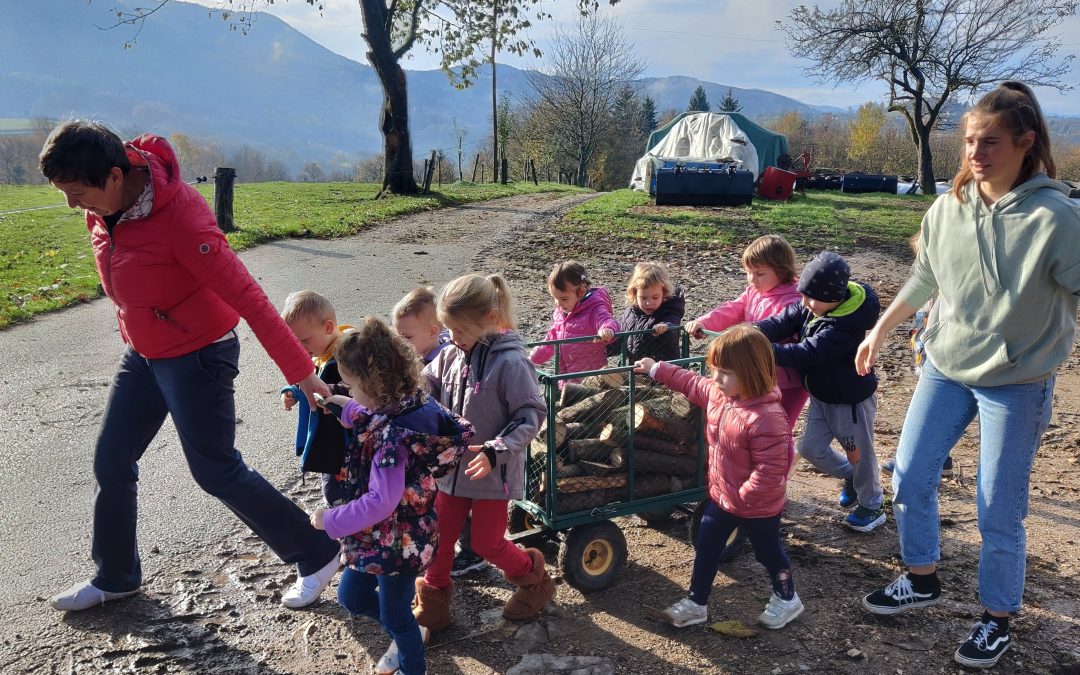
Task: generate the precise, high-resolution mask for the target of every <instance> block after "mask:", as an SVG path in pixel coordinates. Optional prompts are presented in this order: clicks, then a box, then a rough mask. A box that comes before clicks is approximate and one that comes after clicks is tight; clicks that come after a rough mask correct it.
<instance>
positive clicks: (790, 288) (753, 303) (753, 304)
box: [686, 234, 810, 429]
mask: <svg viewBox="0 0 1080 675" xmlns="http://www.w3.org/2000/svg"><path fill="white" fill-rule="evenodd" d="M742 266H743V269H744V270H746V281H747V286H746V290H745V291H743V292H742V295H740V296H739V297H737V298H735V299H734V300H731V301H728V302H725V303H724V304H722V305H720V306H719V307H717V308H716V309H714V310H712V311H711V312H709V313H708V314H703V315H701V316H699V317H698V318H696V319H694V320H693V321H691V322H689V323H687V324H686V330H687V332H688V333H690V334H691V335H693V336H694V337H696V338H701V337H703V333H702V330H703V329H704V330H709V331H714V332H719V331H722V330H724V329H726V328H730V327H731V326H734V325H735V324H739V323H744V322H749V321H759V320H761V319H767V318H769V317H770V316H773V315H775V314H779V313H780V311H781V310H783V309H784V308H785V307H787V306H788V305H790V304H791V303H793V302H802V296H800V295H799V289H798V288H797V287H796V283H797V282H798V278H797V277H796V276H795V251H794V250H793V249H792V248H791V244H789V243H787V240H786V239H784V238H783V237H781V236H779V235H776V234H767V235H765V236H763V237H758V238H757V239H755V240H754V241H753V242H751V243H750V245H749V246H747V247H746V250H744V251H743V254H742ZM776 380H777V385H778V386H779V387H780V404H781V405H782V406H784V412H785V413H787V416H788V421H789V422H790V423H791V428H792V429H794V428H795V422H796V421H798V419H799V414H800V413H802V409H803V406H805V405H806V401H807V399H808V398H809V396H810V395H809V394H808V393H807V392H806V389H804V388H803V386H802V384H801V382H800V381H799V374H798V373H797V372H796V371H795V369H794V368H777V370H776Z"/></svg>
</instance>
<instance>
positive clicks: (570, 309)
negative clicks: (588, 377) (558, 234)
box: [529, 260, 619, 386]
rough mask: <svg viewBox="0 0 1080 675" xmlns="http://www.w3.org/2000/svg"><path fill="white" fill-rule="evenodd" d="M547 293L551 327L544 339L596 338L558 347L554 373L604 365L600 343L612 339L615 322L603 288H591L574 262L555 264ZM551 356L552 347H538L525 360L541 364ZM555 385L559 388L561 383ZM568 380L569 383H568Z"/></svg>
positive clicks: (616, 323) (594, 368)
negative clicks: (552, 307)
mask: <svg viewBox="0 0 1080 675" xmlns="http://www.w3.org/2000/svg"><path fill="white" fill-rule="evenodd" d="M547 286H548V293H550V294H551V297H552V298H554V300H555V310H554V311H553V312H552V314H551V328H550V329H549V330H548V332H547V335H546V336H544V339H545V340H562V339H564V338H573V337H585V336H589V335H594V336H596V339H595V340H593V341H589V342H572V343H569V344H564V345H560V346H559V363H558V372H560V373H579V372H583V371H587V370H599V369H600V368H604V367H606V366H607V352H606V349H605V347H604V344H606V343H608V342H611V341H612V340H614V339H615V331H617V330H619V322H618V321H617V320H616V319H615V317H614V315H613V314H612V312H611V296H610V295H608V292H607V289H606V288H603V287H599V286H598V287H596V288H593V287H592V284H591V283H590V281H589V275H588V274H587V273H586V272H585V266H584V265H582V264H581V263H579V262H576V261H574V260H568V261H566V262H562V263H559V264H557V265H555V268H554V269H553V270H551V274H550V275H548V280H547ZM554 355H555V347H554V346H552V345H539V346H537V347H535V348H533V350H532V353H530V354H529V360H530V361H532V362H533V363H534V364H536V365H538V366H539V365H543V364H545V363H547V362H548V361H550V360H551V357H552V356H554ZM565 381H566V380H563V381H560V382H559V385H560V386H562V384H563V382H565ZM571 381H572V380H571Z"/></svg>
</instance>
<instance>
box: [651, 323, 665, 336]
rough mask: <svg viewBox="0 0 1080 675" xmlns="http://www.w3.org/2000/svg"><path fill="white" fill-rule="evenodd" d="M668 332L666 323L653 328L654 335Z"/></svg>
mask: <svg viewBox="0 0 1080 675" xmlns="http://www.w3.org/2000/svg"><path fill="white" fill-rule="evenodd" d="M666 332H667V324H666V323H658V324H656V325H655V326H653V329H652V333H653V335H663V334H664V333H666Z"/></svg>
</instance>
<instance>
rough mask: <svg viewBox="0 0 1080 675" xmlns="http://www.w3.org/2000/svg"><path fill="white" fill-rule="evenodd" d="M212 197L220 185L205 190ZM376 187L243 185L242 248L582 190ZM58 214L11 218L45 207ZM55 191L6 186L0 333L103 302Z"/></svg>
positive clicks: (2, 189)
mask: <svg viewBox="0 0 1080 675" xmlns="http://www.w3.org/2000/svg"><path fill="white" fill-rule="evenodd" d="M198 187H199V190H200V192H202V193H203V195H205V196H206V197H207V199H208V200H210V199H213V186H212V185H200V186H198ZM378 187H379V186H377V185H373V184H363V183H257V184H243V183H242V184H238V185H237V186H236V193H235V203H234V208H233V211H234V213H235V219H236V231H235V232H232V233H230V234H229V235H228V236H229V242H230V244H231V245H232V247H233V248H234V249H236V250H241V249H244V248H247V247H248V246H252V245H254V244H257V243H259V242H263V241H268V240H270V239H277V238H282V237H335V236H345V235H349V234H355V233H356V232H359V231H360V230H361V229H363V228H364V227H365V226H367V225H371V224H373V223H378V222H382V221H385V220H387V219H390V218H394V217H396V216H401V215H404V214H408V213H415V212H418V211H424V210H428V209H435V208H440V207H442V206H449V205H454V204H464V203H467V202H475V201H482V200H487V199H495V198H497V197H506V196H510V195H515V194H522V193H527V192H575V191H577V192H579V191H581V190H580V188H573V187H570V186H567V185H559V184H557V183H541V184H540V185H539V186H535V185H533V184H532V183H513V184H510V185H498V184H472V183H455V184H453V185H444V186H443V187H442V188H441V190H440V191H439V192H437V193H432V194H430V195H424V196H419V197H390V198H387V199H380V200H378V201H376V200H374V199H373V198H374V196H375V194H376V193H377V192H378ZM56 205H58V206H59V207H58V208H48V209H39V210H33V211H22V212H20V213H6V212H10V211H15V210H19V209H32V208H36V207H42V206H56ZM62 205H63V197H62V196H61V194H60V193H59V192H57V191H56V190H54V189H53V188H51V187H49V186H11V185H0V289H2V290H0V328H3V327H5V326H8V325H10V324H11V323H13V322H17V321H23V320H26V319H29V318H30V317H32V316H35V315H37V314H41V313H42V312H47V311H50V310H53V309H58V308H60V307H66V306H68V305H71V304H74V303H77V302H82V301H85V300H89V299H91V298H95V297H98V295H100V290H99V287H98V278H97V272H96V270H95V269H94V258H93V255H92V252H91V250H90V244H89V238H88V236H87V233H86V221H85V220H84V218H83V214H82V211H79V210H73V209H68V208H63V207H62Z"/></svg>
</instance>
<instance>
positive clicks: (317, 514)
mask: <svg viewBox="0 0 1080 675" xmlns="http://www.w3.org/2000/svg"><path fill="white" fill-rule="evenodd" d="M325 517H326V509H324V508H322V507H319V508H317V509H315V510H314V511H312V512H311V526H312V527H314V528H315V529H316V530H325V529H326V525H325V524H324V523H323V520H324V519H325Z"/></svg>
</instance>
